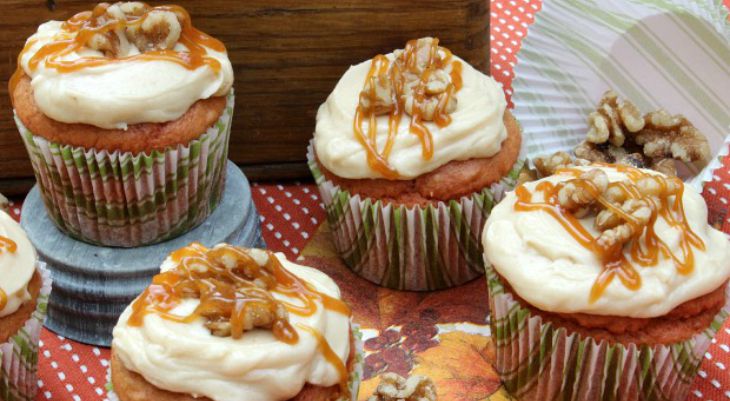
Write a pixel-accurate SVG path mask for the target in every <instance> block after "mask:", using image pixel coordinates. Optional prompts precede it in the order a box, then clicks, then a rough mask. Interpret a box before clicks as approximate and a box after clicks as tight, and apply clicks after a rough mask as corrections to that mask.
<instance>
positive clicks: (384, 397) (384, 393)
mask: <svg viewBox="0 0 730 401" xmlns="http://www.w3.org/2000/svg"><path fill="white" fill-rule="evenodd" d="M436 400H437V395H436V386H434V384H433V382H432V381H431V379H429V378H428V377H425V376H411V377H409V378H408V379H405V378H403V377H401V376H400V375H398V374H395V373H384V374H383V375H381V376H380V384H378V387H377V388H376V389H375V393H374V394H373V395H371V396H370V398H368V401H436Z"/></svg>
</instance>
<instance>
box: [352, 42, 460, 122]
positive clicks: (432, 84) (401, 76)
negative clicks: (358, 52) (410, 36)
mask: <svg viewBox="0 0 730 401" xmlns="http://www.w3.org/2000/svg"><path fill="white" fill-rule="evenodd" d="M394 54H395V59H394V60H393V61H392V62H390V64H389V65H388V68H387V69H385V70H384V71H379V73H378V74H376V75H374V76H371V77H370V78H369V79H368V80H367V81H366V82H365V85H364V87H363V89H362V91H361V92H360V98H359V105H360V108H361V109H362V110H363V111H365V112H367V113H374V114H375V115H382V114H388V113H391V112H392V111H393V110H395V108H396V106H397V105H398V104H399V103H400V104H401V105H402V106H401V107H403V109H404V110H405V112H406V113H408V114H409V115H411V116H413V115H414V114H417V115H418V116H419V117H420V119H421V120H424V121H433V120H434V119H436V117H437V116H438V114H439V112H440V111H443V113H446V114H450V113H452V112H454V110H456V106H457V99H456V97H455V96H454V92H455V89H454V85H453V82H452V80H451V75H450V74H449V73H448V72H447V71H446V67H447V65H448V64H449V63H447V62H446V58H447V57H446V54H447V52H446V51H445V50H444V49H443V48H441V47H439V46H438V40H437V39H434V38H430V37H426V38H421V39H418V40H416V41H411V42H409V44H408V46H407V48H406V50H396V51H395V52H394ZM381 57H382V56H381Z"/></svg>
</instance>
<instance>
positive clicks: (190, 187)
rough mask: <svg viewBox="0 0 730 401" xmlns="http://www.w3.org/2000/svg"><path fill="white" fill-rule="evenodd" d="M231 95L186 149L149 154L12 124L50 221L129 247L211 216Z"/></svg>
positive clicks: (218, 192)
mask: <svg viewBox="0 0 730 401" xmlns="http://www.w3.org/2000/svg"><path fill="white" fill-rule="evenodd" d="M233 102H234V95H233V92H232V91H231V93H230V94H229V95H228V97H227V104H226V108H225V110H224V112H223V114H222V115H221V116H220V118H219V119H218V121H217V122H216V123H215V124H214V125H213V126H211V127H210V128H208V129H207V130H206V132H204V133H202V134H201V136H200V137H199V138H197V139H195V140H193V141H191V142H190V143H188V144H186V145H178V146H177V147H172V148H168V149H166V150H164V151H152V152H150V153H138V154H135V153H131V152H119V151H115V152H108V151H104V150H101V151H99V150H95V149H85V148H82V147H74V146H69V145H64V144H59V143H54V142H50V141H48V140H46V139H44V138H43V137H41V136H38V135H35V134H33V133H32V132H30V131H29V130H28V129H27V128H26V127H25V126H24V125H23V123H22V122H21V121H20V119H18V118H17V116H16V117H15V122H16V124H17V126H18V129H19V130H20V134H21V136H22V138H23V140H24V142H25V146H26V149H27V150H28V154H29V155H30V159H31V162H32V164H33V170H34V172H35V176H36V181H37V182H38V186H39V187H40V192H41V195H42V198H43V201H44V203H45V205H46V209H47V211H48V214H49V216H50V217H51V219H52V220H53V221H54V222H55V223H56V225H57V226H58V228H59V229H61V231H64V232H65V233H67V234H69V235H70V236H72V237H74V238H77V239H79V240H82V241H85V242H88V243H91V244H96V245H104V246H120V247H134V246H140V245H147V244H152V243H156V242H161V241H164V240H167V239H170V238H173V237H176V236H178V235H181V234H183V233H185V232H187V231H189V230H190V229H192V228H194V227H195V226H197V225H198V224H200V223H202V222H203V221H204V220H205V218H206V217H207V216H208V215H209V214H210V213H211V212H212V211H213V210H214V209H215V207H216V206H217V205H218V202H219V201H220V199H221V196H222V191H223V187H224V181H225V171H226V169H225V166H226V159H227V154H228V138H229V135H230V130H231V121H232V116H233Z"/></svg>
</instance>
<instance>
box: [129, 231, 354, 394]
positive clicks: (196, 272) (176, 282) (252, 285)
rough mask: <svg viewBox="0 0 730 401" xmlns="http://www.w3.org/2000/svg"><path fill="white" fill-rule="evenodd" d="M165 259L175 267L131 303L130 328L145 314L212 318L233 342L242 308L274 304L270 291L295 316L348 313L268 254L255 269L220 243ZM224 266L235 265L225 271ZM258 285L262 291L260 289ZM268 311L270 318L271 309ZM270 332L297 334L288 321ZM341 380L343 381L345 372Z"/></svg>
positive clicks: (289, 337) (292, 337)
mask: <svg viewBox="0 0 730 401" xmlns="http://www.w3.org/2000/svg"><path fill="white" fill-rule="evenodd" d="M170 258H171V260H172V261H173V262H174V263H175V265H176V268H175V269H172V270H169V271H167V272H163V273H160V274H158V275H156V276H155V277H154V278H153V279H152V284H151V285H150V286H149V287H148V288H147V289H146V290H145V291H144V292H143V293H142V295H140V296H139V298H137V300H135V301H134V303H132V314H131V315H130V317H129V320H128V324H129V325H130V326H133V327H140V326H142V325H143V324H144V318H145V316H147V315H148V314H151V313H154V314H156V315H158V316H160V317H162V318H163V319H166V320H170V321H174V322H179V323H192V322H194V321H196V320H198V319H200V318H208V319H210V318H211V316H213V317H215V318H217V319H222V320H224V321H228V322H230V325H231V337H233V338H234V339H237V338H241V337H242V336H243V335H244V323H245V316H246V309H247V308H249V307H258V306H260V305H261V303H262V302H266V301H272V302H268V303H266V305H275V304H274V302H273V300H274V298H273V297H272V296H271V294H270V293H277V294H280V295H283V296H286V297H288V298H292V299H294V300H296V301H297V302H287V301H276V302H278V303H281V304H283V305H284V307H285V308H286V310H287V311H288V312H289V313H292V314H295V315H298V316H312V315H314V314H315V313H316V312H317V310H318V309H319V307H318V304H317V302H320V303H321V304H322V305H323V307H324V308H325V309H326V310H330V311H334V312H337V313H341V314H343V315H347V316H350V314H351V311H350V308H349V307H348V306H347V305H346V304H345V303H344V302H342V301H340V300H339V299H335V298H332V297H330V296H328V295H326V294H323V293H321V292H319V291H317V290H316V289H315V288H314V287H313V286H312V285H311V284H309V283H307V282H306V281H304V280H302V279H300V278H299V277H297V276H296V275H294V274H293V273H291V272H289V271H288V270H287V269H286V268H284V267H283V266H282V264H281V262H280V261H279V259H278V258H277V257H275V256H274V255H273V254H272V253H269V258H268V262H267V263H266V265H265V266H260V265H259V264H258V263H256V261H255V260H254V259H253V258H252V257H251V256H250V255H249V254H247V253H246V252H245V251H244V250H243V249H241V248H237V247H234V246H231V245H223V246H220V247H216V248H213V249H208V248H206V247H204V246H203V245H201V244H199V243H192V244H190V245H189V246H187V247H185V248H181V249H179V250H177V251H175V252H173V253H172V254H170ZM224 262H225V263H226V264H228V265H229V266H230V265H231V264H233V266H234V267H233V268H227V267H226V266H225V265H224ZM257 283H258V285H257ZM261 285H264V286H265V287H266V289H264V288H261ZM190 298H197V299H200V304H199V305H198V306H197V308H196V309H195V310H194V311H193V312H192V313H190V314H189V315H187V316H180V315H176V314H172V313H171V311H172V310H173V309H174V308H176V307H177V306H179V305H180V304H181V303H182V302H183V300H184V299H190ZM257 303H258V305H257ZM269 312H271V313H272V314H273V313H274V310H269ZM298 327H300V328H304V329H305V330H306V331H309V332H312V333H313V335H314V333H315V332H316V330H314V329H311V328H309V327H308V326H304V325H301V324H298ZM271 330H272V333H273V335H274V337H275V338H276V339H277V340H279V341H282V342H284V343H287V344H296V343H298V341H299V335H298V333H297V331H296V330H294V328H293V327H292V326H291V325H290V323H289V321H288V320H276V321H275V322H274V324H273V326H272V328H271ZM315 337H316V338H317V339H318V341H319V343H320V344H319V348H320V349H321V351H322V352H323V354H324V357H325V359H327V361H329V362H331V363H332V365H333V366H335V367H336V368H337V369H338V371H341V366H340V365H342V361H340V360H339V358H338V357H337V355H334V353H333V352H332V350H331V349H330V347H329V345H328V344H327V343H326V340H325V339H324V338H321V335H319V334H316V335H315ZM332 355H334V357H332ZM343 377H344V378H345V380H346V379H347V375H346V374H345V375H344V376H343Z"/></svg>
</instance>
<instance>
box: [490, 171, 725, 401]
mask: <svg viewBox="0 0 730 401" xmlns="http://www.w3.org/2000/svg"><path fill="white" fill-rule="evenodd" d="M483 241H484V248H485V259H486V262H487V264H488V266H489V267H488V268H487V277H488V281H489V290H490V306H491V311H492V315H491V324H492V333H493V335H494V336H495V341H496V346H497V357H496V361H497V362H496V369H497V371H498V372H499V373H500V374H501V376H502V380H503V381H504V383H505V386H506V388H507V389H508V390H509V391H510V392H511V393H513V394H514V395H516V396H517V397H519V398H520V399H524V400H547V399H557V398H563V397H564V398H568V399H573V400H601V399H612V400H637V399H640V400H683V399H685V397H686V395H687V393H688V391H689V389H690V386H691V385H692V382H693V379H694V375H695V374H696V372H697V369H698V368H699V366H700V363H701V361H702V359H703V355H704V354H705V352H706V350H707V348H708V347H709V345H710V342H711V340H712V337H713V336H714V334H715V332H716V330H718V329H719V328H720V327H721V326H722V322H723V320H724V319H725V318H726V316H727V312H728V307H727V303H726V300H727V296H728V294H729V293H728V289H727V281H728V278H730V244H729V243H728V239H727V237H726V235H725V234H723V233H722V232H720V231H717V230H715V229H713V228H712V227H711V226H709V225H708V224H707V206H706V205H705V202H704V200H703V199H702V197H701V196H700V195H699V194H698V193H697V192H695V191H694V190H693V189H692V188H690V187H687V186H685V185H684V184H683V183H682V181H681V180H679V179H678V178H676V177H667V176H664V175H662V174H660V173H657V172H653V171H650V170H641V169H636V168H632V167H621V166H615V167H614V166H607V165H602V166H584V167H571V168H565V169H561V170H558V172H557V173H556V174H555V175H553V176H549V177H547V178H544V179H541V180H539V181H535V182H530V183H526V184H523V185H521V186H519V187H517V189H516V190H515V191H514V192H510V193H509V194H507V196H506V197H505V199H504V200H503V201H502V202H501V203H500V204H499V205H497V206H496V207H495V208H494V209H493V210H492V214H491V216H490V217H489V220H488V221H487V224H486V227H485V229H484V235H483Z"/></svg>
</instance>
